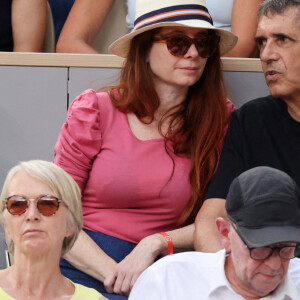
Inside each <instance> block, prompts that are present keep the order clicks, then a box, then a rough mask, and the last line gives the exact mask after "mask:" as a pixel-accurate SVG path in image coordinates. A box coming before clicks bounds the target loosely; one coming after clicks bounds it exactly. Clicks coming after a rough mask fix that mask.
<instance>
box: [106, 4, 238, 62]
mask: <svg viewBox="0 0 300 300" xmlns="http://www.w3.org/2000/svg"><path fill="white" fill-rule="evenodd" d="M135 18H136V19H135V22H134V28H133V31H132V32H130V33H128V34H126V35H124V36H123V37H121V38H119V39H118V40H116V41H115V42H113V43H112V44H111V45H110V46H109V50H110V51H111V52H112V53H114V54H116V55H119V56H122V57H127V54H128V51H129V48H130V43H131V40H132V39H133V38H134V37H135V36H136V35H138V34H140V33H142V32H145V31H148V30H151V29H153V28H158V27H166V26H187V27H193V28H203V29H213V30H215V31H216V33H217V34H218V35H219V36H220V37H221V40H220V52H221V55H223V54H225V53H226V52H228V51H229V50H230V49H232V48H233V47H234V45H235V44H236V42H237V37H236V36H235V35H234V34H233V33H231V32H230V31H227V30H223V29H218V28H215V27H214V26H213V22H212V18H211V16H210V14H209V12H208V10H207V7H206V1H205V0H136V15H135Z"/></svg>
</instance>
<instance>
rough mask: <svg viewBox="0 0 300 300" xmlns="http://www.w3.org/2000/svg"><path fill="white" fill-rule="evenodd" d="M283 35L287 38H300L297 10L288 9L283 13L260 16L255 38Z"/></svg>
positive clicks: (299, 22) (299, 21)
mask: <svg viewBox="0 0 300 300" xmlns="http://www.w3.org/2000/svg"><path fill="white" fill-rule="evenodd" d="M278 33H284V34H286V35H288V36H291V37H294V38H296V39H297V37H300V20H299V10H298V9H296V8H294V7H290V8H288V9H286V10H285V11H284V12H283V13H281V14H277V13H269V14H268V15H266V16H265V15H262V16H261V17H260V19H259V21H258V26H257V33H256V36H266V37H267V36H271V35H274V34H278Z"/></svg>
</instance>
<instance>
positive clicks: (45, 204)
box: [5, 195, 62, 217]
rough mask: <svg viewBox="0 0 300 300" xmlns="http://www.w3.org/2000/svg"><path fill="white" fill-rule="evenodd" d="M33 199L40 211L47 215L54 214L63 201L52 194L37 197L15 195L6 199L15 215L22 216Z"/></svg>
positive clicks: (7, 205) (9, 209)
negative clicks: (28, 197)
mask: <svg viewBox="0 0 300 300" xmlns="http://www.w3.org/2000/svg"><path fill="white" fill-rule="evenodd" d="M31 201H32V202H35V205H36V207H37V209H38V211H39V212H40V213H41V214H42V215H43V216H46V217H49V216H52V215H54V214H55V213H56V212H57V211H58V209H59V203H60V202H62V200H60V199H58V198H56V197H54V196H51V195H41V196H39V197H38V198H36V199H27V198H25V197H23V196H19V195H13V196H10V197H8V198H6V199H5V203H6V209H7V210H8V212H9V213H10V214H12V215H13V216H21V215H23V214H24V213H25V212H26V210H27V208H28V207H29V202H31Z"/></svg>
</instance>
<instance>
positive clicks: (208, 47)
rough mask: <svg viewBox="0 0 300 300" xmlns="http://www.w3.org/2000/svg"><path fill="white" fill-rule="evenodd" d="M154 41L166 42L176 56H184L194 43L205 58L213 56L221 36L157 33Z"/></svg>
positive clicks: (210, 33)
mask: <svg viewBox="0 0 300 300" xmlns="http://www.w3.org/2000/svg"><path fill="white" fill-rule="evenodd" d="M154 41H155V42H158V43H166V44H167V47H168V50H169V52H170V53H171V54H172V55H174V56H183V55H185V54H186V53H187V52H188V50H189V49H190V47H191V45H192V44H194V45H195V47H196V49H197V51H198V54H199V56H201V57H203V58H208V57H211V56H212V55H213V54H214V53H215V51H216V50H217V47H218V44H219V42H220V37H219V36H218V35H216V34H215V33H212V32H208V33H204V32H203V33H199V34H198V35H197V36H196V37H195V38H190V37H188V36H186V35H184V34H174V33H173V34H171V35H167V36H163V35H159V34H158V35H155V36H154Z"/></svg>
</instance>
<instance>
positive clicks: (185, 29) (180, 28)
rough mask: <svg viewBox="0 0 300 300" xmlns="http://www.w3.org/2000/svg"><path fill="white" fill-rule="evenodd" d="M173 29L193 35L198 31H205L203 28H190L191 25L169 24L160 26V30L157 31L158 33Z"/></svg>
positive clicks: (168, 31)
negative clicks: (168, 25)
mask: <svg viewBox="0 0 300 300" xmlns="http://www.w3.org/2000/svg"><path fill="white" fill-rule="evenodd" d="M173 31H176V32H177V31H178V32H181V33H184V34H187V35H188V34H191V35H195V34H197V33H199V32H207V29H204V28H192V27H185V26H170V27H163V28H161V30H160V31H159V33H164V34H166V33H170V32H173Z"/></svg>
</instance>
